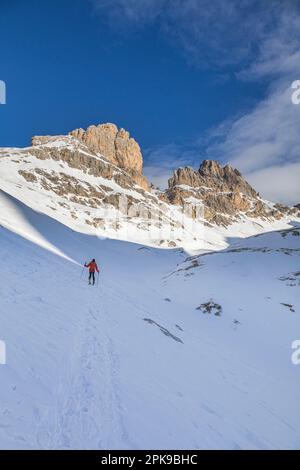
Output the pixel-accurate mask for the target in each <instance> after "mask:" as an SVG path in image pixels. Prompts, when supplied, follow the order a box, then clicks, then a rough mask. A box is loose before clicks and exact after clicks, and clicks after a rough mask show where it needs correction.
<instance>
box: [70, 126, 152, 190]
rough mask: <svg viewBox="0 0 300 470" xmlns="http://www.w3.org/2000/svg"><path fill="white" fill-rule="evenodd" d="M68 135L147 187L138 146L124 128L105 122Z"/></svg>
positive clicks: (76, 130)
mask: <svg viewBox="0 0 300 470" xmlns="http://www.w3.org/2000/svg"><path fill="white" fill-rule="evenodd" d="M69 135H72V136H73V137H75V138H76V139H78V140H80V141H82V142H83V143H84V144H85V145H86V146H87V147H88V148H89V149H90V150H92V151H93V152H95V153H100V154H101V155H103V156H104V157H105V158H106V159H107V160H108V161H110V162H111V163H113V164H114V165H116V166H118V167H119V168H122V169H123V170H125V171H127V172H129V173H130V174H131V176H132V178H133V179H134V180H135V181H136V183H137V184H139V185H140V186H142V187H143V188H144V189H148V187H149V185H148V182H147V180H146V178H145V177H144V176H143V175H142V168H143V157H142V152H141V149H140V146H139V144H138V143H137V142H136V141H135V140H134V139H133V138H132V137H130V134H129V132H127V131H126V130H125V129H122V128H121V129H118V128H117V126H116V125H115V124H110V123H106V124H99V125H98V126H89V127H88V128H87V129H86V130H84V129H75V130H73V131H71V132H70V133H69Z"/></svg>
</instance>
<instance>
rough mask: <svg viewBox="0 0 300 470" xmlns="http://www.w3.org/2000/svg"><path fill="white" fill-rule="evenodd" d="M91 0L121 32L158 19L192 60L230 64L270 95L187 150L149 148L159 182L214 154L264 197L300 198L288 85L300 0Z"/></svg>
mask: <svg viewBox="0 0 300 470" xmlns="http://www.w3.org/2000/svg"><path fill="white" fill-rule="evenodd" d="M91 1H92V2H93V5H94V7H95V9H96V11H97V12H98V14H99V16H100V17H101V18H102V19H105V18H106V19H107V20H108V21H109V22H110V24H111V25H113V26H117V29H118V27H119V25H120V24H123V25H125V26H126V25H127V26H128V25H129V26H131V27H133V28H141V27H144V26H146V25H147V24H149V23H153V22H156V23H157V24H158V25H159V27H160V30H161V32H162V34H163V35H164V37H165V38H167V39H168V40H169V41H170V43H171V44H176V45H177V46H178V45H179V46H180V49H181V51H182V52H183V53H184V55H185V57H186V59H187V60H188V62H190V63H193V64H197V65H198V66H201V67H210V68H213V69H217V70H219V71H220V72H222V73H224V74H225V76H226V74H227V70H228V68H231V69H234V72H235V74H236V77H237V78H238V79H240V80H257V81H260V83H263V84H264V85H265V90H266V92H265V98H264V99H263V100H262V101H261V102H260V103H258V104H257V105H256V106H255V107H254V108H253V109H252V110H250V111H249V112H248V113H247V114H245V115H244V116H240V117H238V118H235V119H231V120H228V121H226V122H223V123H221V124H220V126H218V127H217V128H215V129H212V130H211V132H210V133H208V134H207V135H204V136H203V135H202V136H200V137H199V139H198V140H197V141H196V142H193V143H191V144H190V145H189V146H188V147H185V146H182V145H175V144H173V145H169V146H163V147H161V148H160V149H155V150H152V151H149V152H148V154H147V155H146V173H147V174H148V175H151V177H152V179H153V180H154V181H156V182H159V183H160V184H162V185H165V184H166V180H167V177H168V174H170V173H171V171H172V169H174V168H175V167H176V166H178V163H179V164H181V165H185V164H190V165H196V166H198V165H199V162H200V159H201V157H204V158H217V159H218V160H221V161H223V162H224V163H227V162H228V161H230V162H231V163H232V164H233V165H234V166H236V167H237V168H239V169H240V170H241V171H242V172H243V173H244V174H245V176H246V177H247V178H248V179H249V180H250V181H251V182H252V183H253V184H254V185H255V186H256V188H257V189H258V190H259V191H260V192H261V193H262V194H263V195H265V196H266V197H269V198H271V199H275V200H281V201H282V202H286V203H292V202H300V189H299V187H300V184H299V162H300V132H299V128H300V126H299V123H300V105H295V104H293V103H292V101H291V95H292V90H291V89H290V86H291V83H292V82H293V81H294V80H297V79H298V80H300V2H299V1H296V0H285V1H281V0H268V1H265V0H227V1H226V2H225V1H224V0H214V1H211V0H201V1H199V0H184V1H183V0H114V1H107V0H91ZM205 146H206V150H205V151H204V147H205ZM168 172H169V173H168ZM280 174H281V175H282V178H280ZM271 196H272V197H271Z"/></svg>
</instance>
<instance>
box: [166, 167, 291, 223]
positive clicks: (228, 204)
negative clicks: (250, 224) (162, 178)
mask: <svg viewBox="0 0 300 470" xmlns="http://www.w3.org/2000/svg"><path fill="white" fill-rule="evenodd" d="M167 196H168V199H169V201H170V202H171V203H173V204H177V205H184V204H185V202H186V201H188V200H189V199H190V198H193V200H199V202H202V203H203V205H204V217H205V219H206V220H207V221H209V222H211V223H215V224H217V225H224V226H227V225H229V224H231V223H232V222H235V221H237V220H238V219H239V218H240V216H241V214H245V215H247V216H249V217H253V218H254V217H261V218H271V217H273V218H276V219H278V218H281V217H283V212H284V211H282V210H281V209H280V208H276V207H275V208H274V209H270V208H269V207H267V206H266V204H265V203H264V202H262V200H261V199H260V196H259V194H258V193H257V192H256V191H255V190H254V189H253V188H252V186H250V184H249V183H248V182H247V181H246V180H245V179H244V178H243V176H242V175H241V173H240V172H239V171H238V170H236V169H234V168H232V167H231V166H230V165H225V166H224V167H222V166H221V165H220V164H219V163H218V162H216V161H214V160H204V161H203V162H202V163H201V165H200V167H199V169H198V170H194V169H193V168H190V167H185V168H178V169H177V170H175V171H174V174H173V176H172V178H170V179H169V187H168V190H167Z"/></svg>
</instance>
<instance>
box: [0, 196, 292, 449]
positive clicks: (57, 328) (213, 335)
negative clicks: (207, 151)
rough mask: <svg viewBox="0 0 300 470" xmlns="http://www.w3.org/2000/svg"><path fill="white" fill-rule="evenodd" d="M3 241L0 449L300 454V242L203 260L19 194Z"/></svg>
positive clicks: (7, 206) (7, 211) (286, 234)
mask: <svg viewBox="0 0 300 470" xmlns="http://www.w3.org/2000/svg"><path fill="white" fill-rule="evenodd" d="M0 225H1V226H2V227H0V275H1V283H0V326H1V327H0V339H1V340H4V341H5V342H6V348H7V364H6V365H0V381H1V387H0V404H1V406H0V448H2V449H3V448H19V449H20V448H25V449H32V448H59V449H63V448H66V449H69V448H85V449H89V448H94V449H101V448H110V449H114V448H123V449H128V448H186V449H187V448H200V449H203V448H209V449H213V448H230V449H238V448H244V449H248V448H255V449H267V448H300V424H299V423H300V409H299V385H300V375H299V372H300V369H299V367H300V366H298V367H297V366H295V365H293V364H292V362H291V353H292V350H291V343H292V341H293V340H294V339H299V338H297V337H298V336H299V329H300V328H299V327H300V318H299V313H300V299H299V255H300V251H299V250H300V242H299V241H300V237H299V233H300V232H299V229H297V227H294V228H292V229H290V230H287V231H281V232H273V233H269V234H265V235H261V236H258V237H251V238H246V239H243V240H242V239H232V240H228V243H229V244H230V246H229V248H227V249H226V250H224V251H220V252H218V253H215V252H212V253H205V254H203V255H200V256H197V257H192V258H190V257H188V255H187V254H186V253H185V252H184V251H182V250H179V249H175V250H162V249H156V248H151V247H149V246H142V245H137V244H133V243H126V242H121V241H118V240H108V239H99V238H97V237H96V236H92V235H88V234H83V233H78V232H75V231H73V230H72V229H71V228H69V227H67V226H66V225H63V224H61V223H60V222H58V221H57V220H55V219H52V218H50V217H48V216H47V215H45V214H42V213H38V212H35V211H33V210H32V209H30V208H29V207H27V206H25V205H24V204H23V203H21V202H20V201H18V200H15V199H14V198H13V197H11V196H8V195H5V194H2V196H1V199H0ZM4 227H6V228H4ZM91 257H96V259H97V261H98V263H99V264H100V266H101V276H100V280H99V287H89V286H88V285H87V282H86V272H85V273H84V275H82V267H81V265H79V264H82V263H83V262H84V261H85V260H86V259H90V258H91ZM81 275H82V277H81ZM198 308H199V309H198ZM206 311H211V313H204V312H206Z"/></svg>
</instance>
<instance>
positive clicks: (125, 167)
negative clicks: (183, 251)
mask: <svg viewBox="0 0 300 470" xmlns="http://www.w3.org/2000/svg"><path fill="white" fill-rule="evenodd" d="M0 189H3V190H4V191H6V192H7V193H9V194H11V195H12V196H14V197H17V198H19V199H20V200H21V201H22V202H24V203H26V204H28V205H29V206H32V205H33V206H34V208H35V209H38V210H42V211H45V213H47V214H48V215H51V216H52V217H54V218H57V219H58V220H60V221H62V222H64V223H65V221H66V220H67V221H68V225H69V226H71V227H72V228H74V229H75V230H79V231H92V230H94V231H96V232H97V233H98V234H101V235H103V236H108V237H112V238H116V237H117V238H122V239H129V240H131V241H137V242H145V239H149V240H150V239H151V240H150V242H149V243H150V244H153V245H156V246H162V247H174V246H185V245H189V246H191V245H193V246H195V247H203V242H210V237H211V234H210V233H206V234H205V235H203V226H205V227H206V230H208V231H209V229H210V230H212V231H213V232H214V233H216V232H217V233H219V234H221V235H220V237H221V238H222V237H223V236H224V235H225V236H226V235H227V231H228V230H229V232H230V233H238V232H240V231H242V233H245V234H246V235H251V234H254V233H256V232H260V231H266V230H272V229H273V228H274V229H275V228H286V226H287V224H288V222H289V221H290V220H293V219H297V220H298V219H299V217H300V209H299V207H293V208H288V207H286V206H283V205H280V204H272V203H270V202H268V201H265V200H263V199H262V198H261V197H260V195H259V194H258V193H257V192H256V191H255V189H254V188H252V187H251V186H250V185H249V183H248V182H247V181H246V180H245V179H244V178H243V176H242V175H241V173H240V172H239V171H238V170H236V169H234V168H232V167H231V166H230V165H226V166H224V167H222V166H221V165H220V164H219V163H217V162H216V161H213V160H204V161H203V162H202V163H201V165H200V167H199V169H198V170H194V169H192V168H190V167H185V168H178V169H177V170H175V171H174V174H173V176H172V177H171V178H170V179H169V186H168V189H167V190H165V191H160V190H155V189H154V188H153V187H152V186H151V185H150V183H149V182H148V181H147V179H146V177H145V176H144V175H143V157H142V152H141V149H140V146H139V144H138V143H137V142H136V141H135V139H134V138H133V137H131V136H130V134H129V132H128V131H126V130H125V129H122V128H121V129H118V128H117V126H116V125H114V124H110V123H106V124H99V125H97V126H90V127H88V128H87V129H86V130H84V129H76V130H73V131H71V132H69V134H68V135H58V136H34V137H33V138H32V145H31V146H30V147H26V148H2V149H0ZM124 199H126V207H125V205H124ZM187 206H188V207H189V209H190V210H189V211H188V212H187V211H186V208H187ZM150 219H151V226H150V224H149V221H150ZM189 219H193V228H192V230H191V227H190V223H191V221H190V220H189ZM278 224H279V225H278ZM187 226H188V227H187ZM166 227H169V228H170V227H171V230H172V235H170V233H165V232H166V230H165V229H166ZM129 232H130V233H129ZM150 232H151V233H150ZM229 232H228V235H230V233H229ZM220 237H219V238H220ZM204 239H206V240H204ZM204 244H205V243H204Z"/></svg>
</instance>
